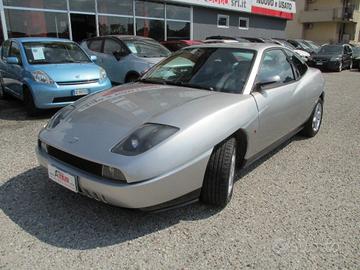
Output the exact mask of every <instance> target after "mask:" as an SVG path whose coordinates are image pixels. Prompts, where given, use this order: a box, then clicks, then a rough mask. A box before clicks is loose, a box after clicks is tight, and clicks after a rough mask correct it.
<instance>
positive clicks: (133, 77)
mask: <svg viewBox="0 0 360 270" xmlns="http://www.w3.org/2000/svg"><path fill="white" fill-rule="evenodd" d="M137 79H139V75H138V74H135V73H133V74H129V75H127V76H126V79H125V83H131V82H135V81H136V80H137Z"/></svg>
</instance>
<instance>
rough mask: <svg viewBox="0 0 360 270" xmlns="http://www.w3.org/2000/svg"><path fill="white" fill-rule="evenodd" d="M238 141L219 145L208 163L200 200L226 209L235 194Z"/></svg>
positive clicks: (232, 139) (228, 140) (229, 140)
mask: <svg viewBox="0 0 360 270" xmlns="http://www.w3.org/2000/svg"><path fill="white" fill-rule="evenodd" d="M235 164H236V140H235V138H230V139H227V140H226V141H223V142H222V143H220V144H219V145H217V146H216V147H215V148H214V150H213V152H212V154H211V157H210V160H209V162H208V165H207V168H206V172H205V177H204V183H203V186H202V189H201V195H200V200H201V201H202V202H204V203H206V204H211V205H215V206H219V207H225V206H226V205H227V204H228V203H229V202H230V200H231V197H232V194H233V186H234V178H235V167H236V165H235Z"/></svg>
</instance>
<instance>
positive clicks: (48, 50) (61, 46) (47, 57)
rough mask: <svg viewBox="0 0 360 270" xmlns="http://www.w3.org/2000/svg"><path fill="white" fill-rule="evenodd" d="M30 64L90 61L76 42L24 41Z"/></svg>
mask: <svg viewBox="0 0 360 270" xmlns="http://www.w3.org/2000/svg"><path fill="white" fill-rule="evenodd" d="M23 46H24V49H25V54H26V58H27V60H28V62H29V64H32V65H36V64H62V63H82V62H90V59H89V57H88V56H87V55H86V54H85V53H84V51H83V50H82V49H80V47H79V46H78V45H77V44H76V43H74V42H41V41H40V42H24V43H23Z"/></svg>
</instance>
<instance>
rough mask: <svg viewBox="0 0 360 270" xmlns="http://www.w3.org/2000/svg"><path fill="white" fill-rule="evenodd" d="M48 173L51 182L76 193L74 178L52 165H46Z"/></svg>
mask: <svg viewBox="0 0 360 270" xmlns="http://www.w3.org/2000/svg"><path fill="white" fill-rule="evenodd" d="M48 173H49V178H50V179H51V180H53V181H55V182H56V183H58V184H60V185H62V186H64V187H66V188H68V189H70V190H71V191H74V192H78V188H77V183H76V178H75V176H73V175H71V174H68V173H66V172H64V171H62V170H60V169H59V168H56V167H54V166H52V165H48Z"/></svg>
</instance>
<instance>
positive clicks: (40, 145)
mask: <svg viewBox="0 0 360 270" xmlns="http://www.w3.org/2000/svg"><path fill="white" fill-rule="evenodd" d="M38 146H39V148H40V150H41V151H44V152H46V153H47V145H46V143H44V142H42V141H40V140H38Z"/></svg>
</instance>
